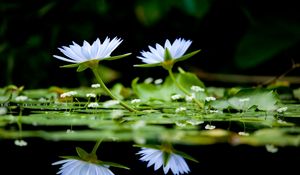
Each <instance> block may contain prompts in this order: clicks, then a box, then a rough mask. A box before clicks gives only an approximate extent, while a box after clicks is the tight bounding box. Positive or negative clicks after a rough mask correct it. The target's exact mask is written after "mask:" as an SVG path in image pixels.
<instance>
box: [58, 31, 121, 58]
mask: <svg viewBox="0 0 300 175" xmlns="http://www.w3.org/2000/svg"><path fill="white" fill-rule="evenodd" d="M121 42H122V40H121V39H118V38H117V37H115V38H114V39H112V40H110V38H108V37H107V38H106V39H105V40H104V42H103V43H102V44H101V42H100V40H99V38H98V39H97V40H96V41H94V43H93V44H92V45H90V44H89V43H88V42H86V41H84V42H83V45H82V46H80V45H78V44H76V43H75V42H73V45H69V47H66V46H62V48H58V49H59V50H60V51H61V52H62V53H63V54H64V55H65V56H67V58H66V57H61V56H58V55H53V56H54V57H55V58H57V59H60V60H62V61H66V62H71V63H82V62H86V61H90V60H103V59H105V58H108V57H110V54H111V53H112V52H113V51H114V50H115V49H116V48H117V47H118V46H119V44H120V43H121Z"/></svg>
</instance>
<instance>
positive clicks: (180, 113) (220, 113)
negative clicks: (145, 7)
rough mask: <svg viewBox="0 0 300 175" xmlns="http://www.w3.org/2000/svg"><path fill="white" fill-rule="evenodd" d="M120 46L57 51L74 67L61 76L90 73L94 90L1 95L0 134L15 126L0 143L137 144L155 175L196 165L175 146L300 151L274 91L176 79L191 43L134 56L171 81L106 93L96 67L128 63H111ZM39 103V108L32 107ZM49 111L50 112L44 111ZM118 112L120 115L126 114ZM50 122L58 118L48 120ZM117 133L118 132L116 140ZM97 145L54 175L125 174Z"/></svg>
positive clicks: (191, 77)
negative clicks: (44, 128)
mask: <svg viewBox="0 0 300 175" xmlns="http://www.w3.org/2000/svg"><path fill="white" fill-rule="evenodd" d="M121 42H122V40H121V39H119V38H113V39H112V40H111V39H110V38H106V39H105V40H104V42H102V43H101V42H100V40H99V39H97V40H96V41H94V42H93V43H92V44H89V43H88V42H86V41H84V42H83V45H82V46H80V45H78V44H77V43H75V42H73V44H72V45H69V46H68V47H67V46H63V47H61V48H59V50H60V51H61V52H62V53H63V54H64V55H65V56H66V57H62V56H58V55H54V57H55V58H57V59H60V60H62V61H66V62H69V63H71V64H68V65H64V66H62V67H63V68H77V71H78V72H81V71H84V70H86V69H90V70H91V71H92V72H93V74H94V75H95V78H96V80H97V81H98V83H97V84H92V86H91V89H87V90H68V91H66V90H63V89H61V88H57V87H53V88H51V93H49V91H48V92H47V93H45V91H43V90H41V94H42V95H37V94H38V93H37V91H34V92H35V93H31V92H30V91H23V89H22V87H19V88H18V87H14V86H11V87H10V86H8V87H6V88H5V89H4V90H3V93H2V94H9V95H6V96H4V97H1V98H0V101H1V104H2V106H1V107H0V115H1V119H0V122H2V123H3V124H2V126H5V125H7V124H9V123H16V124H17V125H18V129H19V132H12V131H6V130H4V129H0V136H2V137H6V138H9V137H13V138H17V139H16V140H15V144H16V145H18V146H26V145H27V142H26V141H25V140H23V137H30V136H39V137H44V138H47V139H53V140H54V139H56V140H57V139H80V140H99V139H101V140H102V139H103V140H114V139H115V140H124V141H128V140H134V141H135V142H136V143H137V144H136V145H135V146H137V147H140V148H141V151H139V152H138V153H137V154H138V155H140V156H141V158H140V160H141V161H145V162H148V164H147V167H150V166H152V165H154V170H158V169H159V168H160V167H162V168H163V171H164V173H165V174H167V173H168V172H169V171H170V170H171V172H172V173H173V174H175V175H177V174H184V173H189V172H190V169H189V166H188V165H187V163H186V161H185V159H188V160H192V161H195V162H197V161H196V160H195V159H194V158H192V157H191V156H189V155H188V154H186V153H183V152H180V151H178V150H176V149H174V148H173V146H172V144H176V143H182V144H213V143H218V142H229V143H230V144H233V145H237V144H250V145H265V146H266V149H267V150H268V151H269V152H276V151H278V148H277V147H276V146H285V145H294V146H298V145H300V139H299V138H298V137H294V136H295V133H298V134H300V129H299V127H295V125H294V124H293V123H290V122H286V121H285V120H284V117H283V116H284V113H285V112H287V110H288V109H289V108H288V107H287V106H286V105H283V103H281V102H280V98H279V97H278V94H277V93H276V92H275V91H273V90H268V89H255V88H254V89H253V88H248V89H234V88H233V89H231V90H229V91H224V89H218V88H206V87H205V86H204V84H203V83H202V82H201V81H200V80H199V79H198V78H197V76H196V75H195V74H193V73H190V72H186V71H184V70H183V69H180V68H179V69H178V73H173V67H174V64H175V63H176V62H178V61H183V60H186V59H188V58H190V57H192V56H194V55H195V54H197V53H198V52H200V50H196V51H193V52H191V53H188V54H185V53H186V51H187V50H188V48H189V47H190V45H191V43H192V41H190V40H185V39H182V38H179V39H176V40H175V41H174V42H173V43H171V42H170V41H169V40H166V41H165V43H164V45H160V44H156V45H155V47H152V46H149V51H142V52H141V56H138V58H139V59H140V60H141V61H142V62H144V63H145V64H140V65H134V66H135V67H156V66H161V67H162V68H164V69H165V70H166V71H168V73H169V76H168V77H167V78H166V79H165V80H163V79H157V80H154V79H153V78H147V79H146V80H145V81H144V82H142V83H139V79H138V78H136V79H134V80H133V81H132V88H131V89H130V88H125V87H123V86H122V85H120V84H117V85H115V86H114V87H113V88H112V89H109V88H108V87H107V86H106V85H105V83H104V81H103V80H102V76H101V75H102V74H101V69H99V64H100V63H102V61H104V60H116V59H120V58H124V57H126V56H129V55H130V53H126V54H123V55H118V56H111V54H112V52H113V51H114V50H115V49H116V48H117V47H118V46H119V45H120V44H121ZM152 82H154V83H152ZM224 93H227V96H228V98H222V97H223V96H224ZM0 94H1V91H0ZM33 94H34V95H33ZM45 94H46V95H45ZM57 94H59V95H58V96H57ZM100 94H105V95H108V96H110V97H111V99H110V100H107V101H104V102H103V101H101V98H102V97H101V95H100ZM37 97H38V100H32V99H33V98H37ZM82 99H84V100H82ZM128 99H129V100H128ZM8 104H9V105H11V106H8ZM43 104H45V106H43ZM48 104H51V105H50V106H47V105H48ZM12 106H13V107H15V108H17V109H19V113H18V115H17V117H15V116H14V115H10V114H14V112H15V111H16V110H15V109H13V107H12ZM119 107H123V108H124V110H123V109H122V108H119ZM37 108H39V109H41V110H42V112H43V114H40V113H39V112H37V113H36V114H33V115H30V116H27V117H22V116H23V113H22V112H26V110H35V109H37ZM44 110H46V111H44ZM62 110H63V111H62ZM52 111H54V112H56V111H60V112H63V115H62V114H60V113H52ZM106 111H108V112H109V115H107V113H106ZM8 114H9V115H8ZM54 114H55V117H53V116H54ZM24 115H25V114H24ZM66 115H67V117H66ZM107 116H109V117H108V120H105V119H104V118H107ZM53 118H55V119H53ZM212 121H219V122H222V121H228V122H239V123H242V124H243V125H245V123H250V124H249V125H247V127H248V128H249V131H255V129H253V128H252V129H251V127H254V128H255V127H260V128H266V127H267V128H272V127H276V126H282V127H286V128H282V130H275V132H273V130H270V129H269V130H268V129H265V130H262V131H260V132H257V133H254V134H251V135H250V134H249V132H247V129H246V126H243V127H242V129H241V130H237V131H235V132H231V131H228V130H223V129H221V128H218V127H217V126H215V125H214V124H213V123H212ZM24 123H25V124H32V125H33V126H36V125H43V124H44V125H54V126H58V125H66V124H69V125H70V126H71V128H70V129H68V130H67V132H66V133H61V132H60V133H51V134H49V133H45V132H39V131H32V132H28V131H23V130H22V124H24ZM203 123H206V124H205V126H204V129H205V130H204V131H199V128H198V127H199V126H201V124H203ZM252 123H255V124H259V126H257V125H251V124H252ZM156 124H162V125H164V124H166V125H168V124H175V125H176V127H178V128H179V129H175V130H170V129H167V128H164V127H161V126H157V125H156ZM76 125H87V126H88V127H90V128H92V129H96V130H92V131H83V132H77V131H76V129H75V130H74V128H73V126H74V127H76ZM149 125H151V126H149ZM119 128H122V129H123V130H121V132H120V131H119ZM97 129H101V130H102V131H103V133H102V134H101V132H99V130H97ZM181 129H183V130H181ZM115 130H116V132H114V131H115ZM76 132H77V133H76ZM290 132H293V136H291V135H289V133H290ZM274 133H275V134H274ZM76 134H77V135H76ZM268 135H270V136H268ZM296 135H297V134H296ZM283 138H284V139H283ZM157 140H158V142H160V143H159V144H145V143H146V142H148V141H154V142H157ZM100 142H101V141H97V142H96V145H95V147H94V149H93V150H92V152H91V153H88V152H87V151H85V150H83V149H82V148H76V151H77V154H78V156H63V157H62V158H64V160H61V161H58V162H55V163H53V165H60V164H62V166H61V168H60V171H59V172H58V174H62V175H81V174H91V175H98V174H104V175H113V173H112V171H111V170H110V169H109V167H119V168H125V169H129V168H128V167H126V166H123V165H120V164H117V163H112V162H106V161H102V160H99V159H98V157H97V155H96V151H97V149H98V147H99V145H100ZM184 158H185V159H184Z"/></svg>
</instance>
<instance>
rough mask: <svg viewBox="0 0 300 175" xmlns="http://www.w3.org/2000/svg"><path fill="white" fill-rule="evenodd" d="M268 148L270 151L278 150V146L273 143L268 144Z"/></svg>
mask: <svg viewBox="0 0 300 175" xmlns="http://www.w3.org/2000/svg"><path fill="white" fill-rule="evenodd" d="M266 150H267V151H268V152H270V153H276V152H278V148H277V147H276V146H274V145H272V144H268V145H266Z"/></svg>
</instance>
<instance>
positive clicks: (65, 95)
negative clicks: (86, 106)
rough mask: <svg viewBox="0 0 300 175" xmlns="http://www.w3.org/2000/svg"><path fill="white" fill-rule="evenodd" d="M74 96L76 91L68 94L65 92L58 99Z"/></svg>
mask: <svg viewBox="0 0 300 175" xmlns="http://www.w3.org/2000/svg"><path fill="white" fill-rule="evenodd" d="M74 95H77V92H76V91H69V92H65V93H63V94H60V98H66V97H72V96H74Z"/></svg>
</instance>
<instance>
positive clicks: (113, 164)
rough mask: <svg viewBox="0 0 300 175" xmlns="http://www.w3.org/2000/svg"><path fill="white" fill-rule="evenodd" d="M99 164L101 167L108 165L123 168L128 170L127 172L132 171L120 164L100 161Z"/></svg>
mask: <svg viewBox="0 0 300 175" xmlns="http://www.w3.org/2000/svg"><path fill="white" fill-rule="evenodd" d="M97 164H99V165H108V166H112V167H116V168H123V169H126V170H130V168H129V167H127V166H124V165H121V164H118V163H114V162H105V161H99V162H98V163H97Z"/></svg>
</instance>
